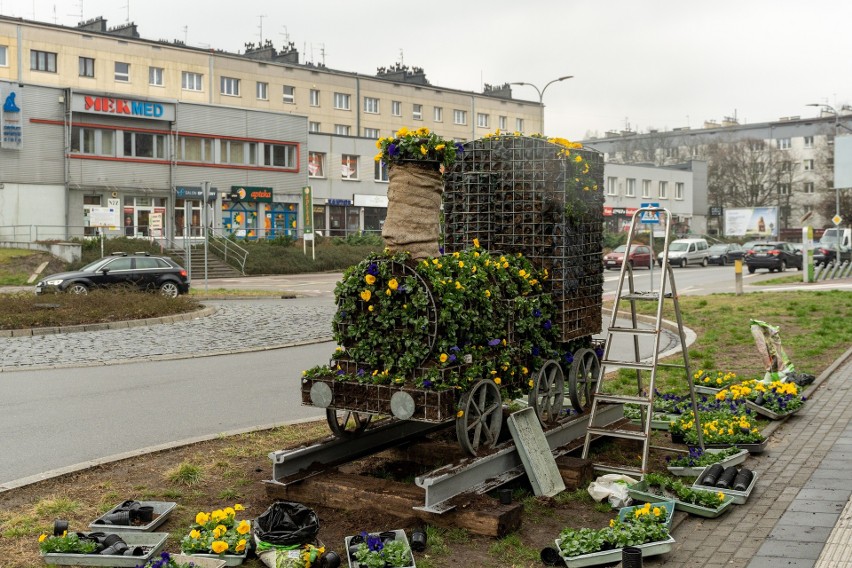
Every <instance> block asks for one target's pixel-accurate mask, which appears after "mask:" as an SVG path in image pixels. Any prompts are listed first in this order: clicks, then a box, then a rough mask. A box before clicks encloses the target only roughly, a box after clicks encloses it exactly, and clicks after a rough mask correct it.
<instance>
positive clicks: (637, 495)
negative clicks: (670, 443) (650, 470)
mask: <svg viewBox="0 0 852 568" xmlns="http://www.w3.org/2000/svg"><path fill="white" fill-rule="evenodd" d="M696 491H699V490H698V489H696ZM716 491H718V490H716ZM716 491H713V492H714V493H715V492H716ZM627 494H628V495H630V496H631V497H632V498H634V499H636V500H637V501H642V502H651V503H655V502H658V501H661V500H663V499H667V497H666V496H664V495H658V494H656V493H651V492H650V491H649V489H648V482H647V481H645V480H642V481H640V482H639V483H637V484H635V485H631V486H629V487H628V488H627ZM674 502H675V509H677V510H679V511H683V512H685V513H689V514H691V515H695V516H697V517H704V518H707V519H715V518H716V517H718V516H719V515H721V514H722V513H724V512H725V511H727V510H728V507H730V506H731V505H733V503H734V500H733V497H731V496H730V495H725V498H724V499H723V500H722V503H721V504H719V506H718V507H717V508H715V509H710V508H708V507H702V506H700V505H694V504H692V503H684V502H683V501H679V500H677V499H674Z"/></svg>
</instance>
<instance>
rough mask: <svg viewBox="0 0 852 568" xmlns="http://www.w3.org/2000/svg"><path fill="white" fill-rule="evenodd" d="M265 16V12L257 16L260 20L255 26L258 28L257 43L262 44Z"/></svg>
mask: <svg viewBox="0 0 852 568" xmlns="http://www.w3.org/2000/svg"><path fill="white" fill-rule="evenodd" d="M266 17H267V15H266V14H261V15H259V16H258V17H257V19H258V20H260V25H259V26H257V27H258V29H259V30H260V43H259V44H258V45H263V18H266Z"/></svg>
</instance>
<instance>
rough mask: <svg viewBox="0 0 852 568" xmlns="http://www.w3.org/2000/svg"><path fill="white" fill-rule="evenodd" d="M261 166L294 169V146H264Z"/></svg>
mask: <svg viewBox="0 0 852 568" xmlns="http://www.w3.org/2000/svg"><path fill="white" fill-rule="evenodd" d="M263 165H264V166H273V167H276V168H295V167H296V146H295V145H294V144H264V145H263Z"/></svg>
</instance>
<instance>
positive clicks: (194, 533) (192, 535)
mask: <svg viewBox="0 0 852 568" xmlns="http://www.w3.org/2000/svg"><path fill="white" fill-rule="evenodd" d="M189 538H201V533H200V532H198V531H197V530H195V529H192V530H191V531H189Z"/></svg>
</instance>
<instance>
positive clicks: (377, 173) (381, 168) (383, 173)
mask: <svg viewBox="0 0 852 568" xmlns="http://www.w3.org/2000/svg"><path fill="white" fill-rule="evenodd" d="M373 163H374V164H375V165H374V166H373V179H374V180H376V181H383V182H387V181H388V179H389V178H388V165H387V164H386V163H385V161H384V160H378V161H374V162H373Z"/></svg>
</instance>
